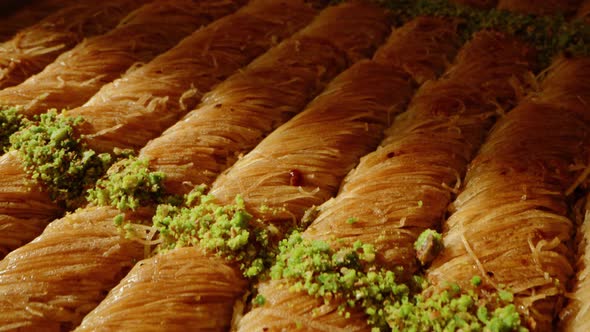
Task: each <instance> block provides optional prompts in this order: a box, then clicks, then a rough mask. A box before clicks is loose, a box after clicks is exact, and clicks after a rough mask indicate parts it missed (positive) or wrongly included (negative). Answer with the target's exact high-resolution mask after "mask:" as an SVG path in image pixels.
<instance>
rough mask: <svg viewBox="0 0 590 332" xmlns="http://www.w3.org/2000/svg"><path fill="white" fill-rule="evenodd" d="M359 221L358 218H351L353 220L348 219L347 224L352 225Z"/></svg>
mask: <svg viewBox="0 0 590 332" xmlns="http://www.w3.org/2000/svg"><path fill="white" fill-rule="evenodd" d="M358 221H359V220H358V218H355V217H351V218H348V219H346V223H347V224H351V225H352V224H355V223H356V222H358Z"/></svg>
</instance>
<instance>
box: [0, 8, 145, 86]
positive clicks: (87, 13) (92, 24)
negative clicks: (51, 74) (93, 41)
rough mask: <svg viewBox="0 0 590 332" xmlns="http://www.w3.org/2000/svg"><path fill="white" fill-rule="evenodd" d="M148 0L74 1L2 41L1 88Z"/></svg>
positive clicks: (11, 84)
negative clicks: (7, 39) (9, 38)
mask: <svg viewBox="0 0 590 332" xmlns="http://www.w3.org/2000/svg"><path fill="white" fill-rule="evenodd" d="M146 2H148V1H147V0H123V1H114V0H107V1H84V2H77V3H75V4H71V5H69V6H67V7H65V8H63V9H62V10H59V11H57V12H55V13H53V14H52V15H49V16H48V17H46V18H44V19H43V20H41V21H40V22H39V23H37V24H35V25H33V26H30V27H28V28H26V29H23V30H21V31H19V33H18V34H16V35H15V36H14V37H13V38H12V39H11V40H9V41H6V42H4V43H2V44H0V89H2V88H6V87H9V86H14V85H17V84H19V83H21V82H22V81H24V80H25V79H26V78H27V77H29V76H31V75H33V74H36V73H38V72H40V71H41V70H42V69H43V68H44V67H45V66H46V65H48V64H50V63H51V62H53V60H55V58H56V57H57V56H58V55H60V54H61V53H63V52H65V51H67V50H69V49H71V48H72V47H74V46H75V45H76V44H77V43H79V42H80V41H82V40H83V39H84V38H86V37H90V36H94V35H99V34H103V33H105V32H107V31H109V30H110V29H112V28H114V27H115V26H116V25H117V24H118V23H119V21H120V20H121V19H122V18H124V17H125V16H126V15H127V14H128V13H129V12H131V11H132V10H134V9H136V8H138V7H139V6H141V5H142V4H143V3H146Z"/></svg>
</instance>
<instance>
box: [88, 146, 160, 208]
mask: <svg viewBox="0 0 590 332" xmlns="http://www.w3.org/2000/svg"><path fill="white" fill-rule="evenodd" d="M164 177H165V176H164V173H163V172H154V171H151V170H150V169H149V162H148V160H146V159H138V158H136V157H130V158H126V159H123V160H121V161H119V162H117V163H116V164H114V165H113V166H112V167H111V168H110V169H109V170H108V172H107V176H106V177H105V178H103V179H100V180H98V182H97V183H96V187H95V188H93V189H90V190H88V196H87V199H88V201H89V202H91V203H94V204H96V205H99V206H104V205H110V206H113V207H116V208H117V209H119V210H121V211H126V210H135V209H137V208H138V207H140V206H146V205H155V204H159V203H164V202H166V201H167V200H168V196H167V195H166V193H165V191H164V187H163V186H162V181H163V180H164Z"/></svg>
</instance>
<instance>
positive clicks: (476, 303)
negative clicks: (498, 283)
mask: <svg viewBox="0 0 590 332" xmlns="http://www.w3.org/2000/svg"><path fill="white" fill-rule="evenodd" d="M495 302H496V303H495V307H496V309H494V310H493V311H492V312H490V311H489V310H488V307H487V306H486V305H485V302H484V301H481V300H480V298H479V296H478V295H477V293H476V292H474V291H473V290H468V291H465V290H462V289H461V288H459V287H458V286H457V285H451V287H449V289H446V290H444V291H442V292H440V293H437V294H434V295H433V296H430V297H424V296H423V295H415V296H412V297H409V298H405V299H403V300H402V301H400V302H396V303H394V304H393V305H388V306H385V308H384V311H385V312H386V316H387V322H388V324H389V326H390V327H391V328H392V330H393V331H457V330H459V331H489V332H509V331H519V332H524V331H528V330H527V329H526V328H525V327H523V326H522V322H521V319H520V315H519V314H518V312H517V311H516V306H515V305H514V304H513V303H511V300H510V301H508V300H505V299H501V298H496V301H495Z"/></svg>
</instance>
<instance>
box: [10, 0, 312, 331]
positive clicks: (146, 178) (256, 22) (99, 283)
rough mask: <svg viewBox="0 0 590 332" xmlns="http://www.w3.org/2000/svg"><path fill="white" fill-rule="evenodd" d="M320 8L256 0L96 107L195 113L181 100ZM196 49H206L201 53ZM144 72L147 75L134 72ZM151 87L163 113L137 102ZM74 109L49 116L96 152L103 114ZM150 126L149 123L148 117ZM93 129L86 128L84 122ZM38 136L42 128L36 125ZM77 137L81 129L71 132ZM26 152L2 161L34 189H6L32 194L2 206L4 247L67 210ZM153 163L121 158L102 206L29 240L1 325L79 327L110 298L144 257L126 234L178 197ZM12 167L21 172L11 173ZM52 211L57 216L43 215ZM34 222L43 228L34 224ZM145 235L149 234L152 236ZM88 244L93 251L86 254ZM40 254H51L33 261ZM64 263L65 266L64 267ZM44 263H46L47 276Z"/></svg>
mask: <svg viewBox="0 0 590 332" xmlns="http://www.w3.org/2000/svg"><path fill="white" fill-rule="evenodd" d="M315 13H316V12H315V10H313V9H312V8H310V7H309V6H308V5H307V4H305V3H303V2H300V1H288V2H282V1H281V2H277V1H274V0H273V1H270V0H268V1H266V0H262V1H254V2H252V3H250V4H249V5H247V6H246V7H244V8H243V9H241V10H239V11H237V12H236V13H235V14H232V15H229V16H226V17H224V18H221V19H219V20H217V21H216V22H215V23H213V24H211V25H209V26H207V27H205V28H203V29H200V30H197V31H196V32H194V33H193V34H192V35H191V36H189V37H187V38H186V39H185V40H183V41H182V42H181V43H180V44H179V45H178V46H176V47H175V48H173V49H171V50H170V51H168V52H166V53H164V54H163V55H161V56H159V57H157V58H156V59H155V60H154V61H152V62H150V63H149V64H147V65H145V66H143V67H142V68H140V69H137V70H135V71H134V72H133V73H131V74H129V75H127V76H125V77H124V78H122V79H121V80H120V81H117V82H115V83H113V86H116V88H118V91H119V92H122V93H123V92H124V93H125V96H126V97H127V99H122V100H119V99H115V100H114V101H113V100H110V99H106V100H105V99H102V97H101V96H107V95H105V94H102V93H103V92H99V94H98V95H97V97H96V99H94V100H93V101H92V103H93V105H95V106H96V107H97V108H96V110H102V109H103V108H104V109H108V107H109V105H113V106H112V107H114V108H115V107H116V106H117V105H119V111H120V112H123V110H124V109H123V106H125V107H126V108H133V107H134V108H133V109H134V110H136V111H137V112H140V111H141V112H146V111H148V110H149V111H153V112H156V113H158V114H160V115H162V114H163V112H166V111H167V112H170V113H175V114H176V115H179V114H182V113H183V112H187V111H188V109H182V108H181V104H182V105H184V107H186V108H189V107H194V106H195V105H196V103H197V102H198V100H199V99H200V93H203V92H205V91H208V90H209V89H210V88H211V87H212V86H213V85H215V84H216V83H219V82H220V81H221V80H222V79H223V78H224V77H226V76H229V75H230V74H231V73H232V72H235V71H236V70H237V69H239V67H240V66H243V65H246V64H247V63H248V62H249V61H251V60H252V59H254V58H255V57H256V56H258V55H260V54H262V53H264V52H265V51H266V50H267V49H268V48H270V47H271V46H273V45H274V44H275V43H276V42H277V41H279V40H280V39H283V38H284V37H287V36H289V35H290V34H292V33H293V32H295V31H296V30H298V29H299V28H301V27H302V26H304V25H306V24H307V23H308V22H309V21H310V20H311V19H312V18H313V16H314V14H315ZM195 49H199V50H204V49H206V50H207V51H206V52H199V53H196V54H195V51H194V50H195ZM171 63H175V64H178V67H177V68H174V67H170V64H171ZM316 69H317V68H316ZM139 71H142V74H140V75H137V76H132V75H136V74H135V73H137V72H139ZM157 71H160V76H158V75H156V72H157ZM162 71H163V72H165V73H166V74H167V76H166V77H167V80H165V79H164V78H162V76H161V75H162ZM150 77H151V78H152V81H150ZM196 87H198V89H199V90H198V91H199V93H198V94H197V95H196V96H195V97H192V98H188V97H187V98H185V99H183V100H181V101H179V99H181V97H182V95H183V92H182V89H184V91H192V90H193V89H195V90H196ZM113 89H115V88H114V87H113ZM179 89H180V90H181V91H179ZM150 92H153V93H154V94H158V95H160V96H165V95H168V96H170V99H169V102H167V103H163V104H162V105H161V106H165V108H164V107H161V109H160V110H159V111H157V110H155V109H150V108H148V105H144V104H142V103H134V101H136V100H138V99H140V100H141V99H143V100H144V101H145V99H147V98H145V97H143V96H144V95H145V94H149V93H150ZM110 96H113V95H112V94H111V95H110ZM117 101H118V102H120V104H117ZM109 103H110V104H109ZM98 107H101V108H98ZM72 113H73V112H72ZM72 113H67V112H66V114H62V115H55V114H53V113H49V114H48V115H44V117H47V116H51V117H52V119H55V120H56V121H57V123H58V124H61V123H62V122H64V124H65V125H66V126H64V127H63V128H65V129H64V130H63V131H64V132H65V133H67V134H68V135H65V136H64V137H66V138H67V140H68V142H70V141H71V142H72V144H73V143H76V144H75V145H77V146H84V147H85V148H86V149H88V148H89V147H88V144H89V143H90V142H92V140H93V138H91V137H85V139H82V140H80V139H79V136H78V135H79V134H80V133H81V132H82V131H83V130H85V128H92V127H91V125H92V123H89V121H92V120H94V121H96V120H97V119H99V117H98V116H95V117H94V118H90V120H89V119H87V118H82V119H79V118H77V117H73V114H72ZM88 114H89V113H88ZM96 115H99V114H96ZM102 116H104V117H109V116H110V114H109V113H108V112H106V114H102ZM174 118H175V117H172V119H174ZM162 121H171V118H164V119H163V120H162ZM143 123H144V126H146V122H143ZM67 125H69V126H67ZM85 125H86V126H88V127H84V126H85ZM164 125H165V124H160V125H158V123H157V121H156V122H154V123H150V126H164ZM60 128H61V127H60ZM71 129H73V130H71ZM154 129H155V128H154V127H151V128H150V131H148V133H149V135H143V136H141V137H140V139H141V140H142V143H141V144H145V143H146V142H147V141H148V140H149V139H151V138H153V135H156V134H155V133H154ZM86 130H89V129H86ZM33 132H35V133H36V132H37V130H33ZM43 132H46V133H47V134H46V135H44V136H42V137H49V139H47V138H43V140H50V141H51V139H52V136H55V137H54V138H56V139H57V138H58V136H61V132H62V130H61V129H53V126H52V127H51V128H48V129H47V130H44V131H43ZM58 132H59V134H58ZM70 133H72V134H73V135H69V134H70ZM17 135H20V132H19V134H17ZM13 137H15V136H13ZM17 137H18V136H17ZM26 141H27V142H29V140H26ZM60 142H61V140H60ZM35 146H37V145H35ZM52 146H53V145H49V146H47V145H43V144H40V145H39V148H40V149H43V151H45V150H51V149H52ZM115 148H116V145H114V144H113V143H111V145H110V147H109V149H108V150H109V152H112V153H111V154H112V155H114V154H115V152H117V150H116V149H115ZM90 151H93V150H90ZM21 153H23V150H22V149H16V150H14V151H13V152H10V153H8V154H6V155H4V156H3V157H2V160H3V163H2V165H3V166H8V167H9V168H8V169H7V171H8V170H11V171H10V173H8V172H7V173H6V175H5V180H6V181H10V182H9V183H15V182H16V184H21V183H22V185H21V186H25V185H26V187H24V188H23V187H17V188H15V190H14V191H15V192H16V193H17V194H14V193H9V194H8V193H5V194H4V197H11V196H10V195H12V197H15V196H16V197H17V198H18V197H19V196H18V195H22V196H25V197H27V198H26V200H24V199H23V200H22V201H16V203H17V204H12V205H8V206H3V208H4V209H3V210H2V212H3V213H4V214H3V215H2V222H3V223H4V225H3V228H4V230H5V231H4V232H3V233H2V236H3V238H2V240H3V241H4V242H3V245H6V248H7V249H6V251H9V250H11V249H14V248H17V247H19V246H21V245H22V244H23V243H26V242H27V241H29V240H30V239H32V238H33V237H34V236H36V235H38V234H39V233H40V232H41V231H42V229H43V227H44V225H46V223H47V222H48V221H50V220H52V219H54V218H55V215H56V214H57V212H58V211H56V210H59V209H58V204H56V202H53V201H51V199H50V196H49V195H48V193H47V192H45V191H40V190H41V189H42V188H43V189H44V190H47V189H48V187H46V186H41V185H40V184H39V182H37V181H34V179H31V178H30V175H29V174H34V173H29V174H28V173H26V172H24V169H23V163H22V159H21V157H19V154H21ZM94 153H95V154H96V155H99V154H100V153H99V152H94ZM102 153H105V152H102ZM82 155H84V153H83V154H82ZM119 155H121V154H119ZM113 161H114V160H113ZM147 166H148V164H147V162H146V161H145V159H143V157H141V156H140V157H139V158H138V159H136V158H133V157H132V158H129V159H127V160H122V161H120V162H119V163H115V164H114V165H113V166H112V168H111V169H110V171H109V172H107V173H108V174H107V176H106V177H105V178H104V179H102V180H101V181H99V182H98V184H97V186H96V187H95V188H94V190H92V191H90V192H89V193H88V199H89V200H90V201H91V202H92V205H99V206H90V207H87V208H83V209H79V210H77V211H76V212H74V213H71V214H68V215H66V216H65V217H64V218H62V219H59V220H56V221H55V222H53V223H51V227H49V228H47V230H46V231H45V232H44V233H43V234H42V235H41V236H40V237H39V238H38V242H37V243H38V244H33V243H30V244H28V245H25V246H22V247H20V248H19V249H18V250H16V251H15V252H13V253H12V254H10V255H8V256H7V257H5V258H4V260H3V261H2V262H0V271H2V272H1V273H2V278H1V281H0V294H1V296H0V297H1V298H2V300H0V301H2V302H1V305H2V312H1V313H0V324H1V325H3V326H13V327H26V328H28V329H37V328H46V327H48V328H57V329H58V328H59V326H62V327H64V326H65V327H75V326H77V325H78V324H79V323H80V321H81V320H82V318H83V317H84V315H86V313H88V312H89V311H90V310H92V309H93V308H94V307H95V306H96V305H97V304H98V303H99V302H100V301H101V300H102V299H103V298H104V296H105V295H106V293H107V292H108V290H110V289H111V288H112V287H113V286H115V285H116V283H118V282H119V280H120V279H121V278H122V277H123V276H124V275H125V273H126V272H127V271H128V269H129V267H131V266H132V265H133V263H134V262H135V261H137V260H139V259H141V258H143V257H144V255H145V254H146V251H145V249H146V247H145V246H144V242H137V241H130V240H126V239H125V236H124V235H129V236H131V235H133V234H135V237H134V239H137V238H138V236H137V235H138V232H140V231H144V230H145V231H147V232H149V230H150V229H153V227H152V226H151V217H152V215H153V213H154V207H155V205H156V204H159V203H170V204H173V203H174V202H175V201H174V196H172V195H167V194H163V193H162V189H161V187H160V185H161V180H162V178H163V174H161V173H159V172H157V171H152V170H150V169H148V167H147ZM36 169H37V170H38V168H36ZM60 169H61V168H60ZM69 169H70V168H67V170H69ZM15 170H16V171H15ZM14 173H16V174H15V175H13V174H14ZM13 186H15V185H13ZM4 188H6V187H4ZM8 188H10V187H8ZM19 204H20V206H19ZM103 205H104V206H103ZM140 205H141V207H139V206H140ZM34 209H37V210H38V211H39V212H38V213H39V215H35V214H34V213H33V212H34ZM49 213H52V214H53V216H51V217H49V216H44V215H43V214H49ZM23 214H25V215H27V219H24V218H23V219H17V218H18V217H19V216H22V215H23ZM13 215H14V216H15V217H12V216H13ZM32 217H33V218H32ZM35 218H36V219H35ZM35 220H39V223H37V224H34V222H35ZM142 220H144V221H149V222H150V225H149V226H148V225H145V226H144V228H139V226H141V221H142ZM131 221H133V223H131ZM43 222H44V223H43ZM146 224H147V222H146ZM31 225H34V226H35V227H30V226H31ZM126 225H132V226H133V227H132V228H130V226H127V227H126ZM30 228H35V229H36V232H37V234H34V233H35V229H30ZM25 231H26V232H25ZM54 231H55V232H54ZM122 233H123V234H122ZM31 235H32V236H31ZM122 235H123V236H122ZM145 237H147V238H150V237H151V236H149V234H148V235H145ZM40 248H45V249H43V252H44V253H41V252H39V251H38V250H39V249H40ZM90 248H94V249H91V250H88V249H90ZM35 252H36V253H39V254H41V255H42V256H43V258H40V259H31V260H29V259H27V258H26V257H27V256H28V257H31V256H29V254H30V253H35ZM148 253H149V250H148ZM36 255H37V254H33V256H36ZM36 257H38V258H39V256H36ZM46 263H48V264H46ZM15 264H16V265H18V267H17V266H15ZM39 264H40V265H39ZM56 264H59V265H60V266H59V267H57V266H56ZM43 269H47V272H48V273H47V274H44V273H43V272H42V270H43ZM11 271H12V272H14V274H12V272H11ZM31 271H36V272H35V273H39V274H43V275H44V277H43V278H32V279H29V282H28V284H24V283H23V280H24V279H23V276H25V275H31V274H30V273H31ZM80 278H82V279H80ZM25 279H26V278H25ZM85 279H93V280H92V281H88V282H83V284H84V285H83V286H80V280H85ZM17 284H18V287H17ZM31 308H34V310H31ZM209 318H210V317H209Z"/></svg>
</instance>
